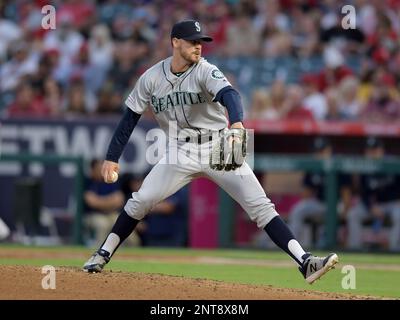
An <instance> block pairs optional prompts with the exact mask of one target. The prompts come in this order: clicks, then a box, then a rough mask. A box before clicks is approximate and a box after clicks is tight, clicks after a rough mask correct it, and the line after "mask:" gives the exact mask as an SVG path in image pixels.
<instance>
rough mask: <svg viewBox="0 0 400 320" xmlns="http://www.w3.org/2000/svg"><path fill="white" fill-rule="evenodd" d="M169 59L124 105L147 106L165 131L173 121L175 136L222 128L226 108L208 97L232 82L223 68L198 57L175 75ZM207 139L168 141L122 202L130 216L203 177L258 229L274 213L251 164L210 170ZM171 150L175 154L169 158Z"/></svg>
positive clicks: (144, 79)
mask: <svg viewBox="0 0 400 320" xmlns="http://www.w3.org/2000/svg"><path fill="white" fill-rule="evenodd" d="M171 60H172V58H171V57H170V58H167V59H165V60H163V61H161V62H159V63H157V64H156V65H154V66H153V67H152V68H150V69H149V70H147V71H146V72H145V73H144V74H143V75H142V76H141V77H140V78H139V80H138V82H137V83H136V86H135V88H134V89H133V91H132V92H131V93H130V94H129V96H128V98H127V99H126V102H125V103H126V105H127V106H128V107H129V108H130V109H132V110H133V111H134V112H136V113H139V114H142V113H143V112H144V111H145V110H146V108H147V107H151V108H152V111H153V113H154V115H155V117H156V119H157V121H158V123H159V124H160V127H161V128H162V129H163V130H164V132H165V133H166V134H167V135H168V134H169V133H170V132H171V130H170V128H169V126H171V124H172V123H174V124H175V123H176V124H177V127H178V128H177V129H178V130H177V133H176V134H178V136H179V137H182V136H185V135H186V134H187V135H188V136H193V135H198V134H199V133H201V134H203V133H207V132H208V133H209V132H210V131H218V130H220V129H224V128H226V127H227V124H228V120H227V117H226V114H225V107H223V106H222V105H221V104H219V103H218V102H214V101H213V100H214V98H215V96H216V95H217V93H218V91H220V90H221V89H222V88H224V87H226V86H230V85H231V84H230V83H229V81H228V80H227V79H226V78H225V76H224V75H223V74H222V72H221V71H220V70H219V69H218V68H217V67H216V66H214V65H212V64H210V63H208V62H207V61H206V60H205V59H204V58H202V59H201V60H200V61H199V62H198V63H197V64H193V65H192V66H191V67H190V68H189V69H188V70H187V71H186V72H184V73H183V74H182V75H181V76H180V77H178V76H176V75H174V74H173V73H172V72H171ZM173 132H175V131H174V130H173ZM182 132H184V134H185V135H182ZM178 136H177V137H178ZM177 137H170V139H171V138H177ZM173 141H176V139H174V140H173ZM211 144H212V142H208V143H201V144H199V143H196V142H193V141H192V142H191V143H186V144H185V143H184V142H183V141H181V140H179V141H177V143H173V144H170V146H169V148H167V151H166V153H165V155H164V156H163V157H162V159H161V160H160V161H159V162H158V163H157V164H156V165H155V166H154V167H153V168H152V170H151V171H150V173H149V174H148V175H147V176H146V178H145V179H144V181H143V184H142V186H141V188H140V190H139V191H138V192H134V193H133V194H132V198H131V199H129V200H128V201H127V203H126V205H125V208H124V209H125V211H126V212H127V213H128V214H129V215H130V216H131V217H132V218H134V219H137V220H141V219H143V218H144V216H145V215H146V214H147V213H148V212H149V211H150V210H151V208H152V207H153V206H154V205H156V204H157V203H158V202H160V201H162V200H163V199H165V198H167V197H169V196H170V195H172V194H174V193H175V192H176V191H177V190H179V189H180V188H182V187H183V186H184V185H186V184H188V183H189V182H190V181H192V180H193V179H195V178H197V177H201V176H203V177H208V178H210V179H211V180H213V181H215V182H216V183H217V184H218V185H219V186H221V187H222V188H223V189H224V190H225V191H226V192H227V193H228V194H229V195H231V197H232V198H233V199H235V200H236V201H238V202H239V203H240V205H241V206H242V207H243V208H244V210H245V211H246V212H247V213H248V214H249V216H250V218H251V219H252V220H253V221H255V222H256V223H257V225H258V226H259V227H260V228H264V227H265V226H266V224H267V223H268V222H269V221H271V219H273V218H274V217H275V216H277V215H278V213H277V212H276V211H275V207H274V205H273V204H272V203H271V201H270V199H268V198H267V196H266V194H265V192H264V190H263V188H262V186H261V185H260V183H259V182H258V180H257V178H256V177H255V175H254V173H253V171H252V170H251V168H250V166H249V165H248V164H247V163H246V162H245V163H244V164H243V165H242V166H241V167H240V168H238V169H236V170H235V171H226V172H225V171H216V170H212V169H211V168H210V166H209V161H208V159H209V155H210V145H211ZM187 146H188V148H189V149H190V150H188V149H187ZM187 151H190V152H187ZM173 154H176V155H178V156H177V157H171V155H173ZM171 159H174V160H176V161H171Z"/></svg>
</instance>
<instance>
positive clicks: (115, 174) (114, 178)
mask: <svg viewBox="0 0 400 320" xmlns="http://www.w3.org/2000/svg"><path fill="white" fill-rule="evenodd" d="M117 180H118V173H117V172H115V171H113V173H112V175H111V183H114V182H115V181H117Z"/></svg>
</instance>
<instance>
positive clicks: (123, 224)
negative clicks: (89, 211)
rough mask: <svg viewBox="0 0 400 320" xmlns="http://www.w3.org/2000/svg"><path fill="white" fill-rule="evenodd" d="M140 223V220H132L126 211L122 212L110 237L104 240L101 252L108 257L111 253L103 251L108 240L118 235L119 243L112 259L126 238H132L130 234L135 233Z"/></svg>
mask: <svg viewBox="0 0 400 320" xmlns="http://www.w3.org/2000/svg"><path fill="white" fill-rule="evenodd" d="M139 222H140V220H136V219H134V218H132V217H131V216H129V215H128V214H127V213H126V211H125V210H122V211H121V213H120V215H119V216H118V218H117V221H115V224H114V226H113V227H112V229H111V231H110V234H109V235H108V237H107V238H106V239H105V240H104V242H103V244H102V245H101V246H100V249H99V252H103V255H104V252H105V253H106V255H108V254H109V253H110V252H108V251H105V250H103V249H102V248H103V246H104V244H105V243H106V241H107V239H108V238H109V237H110V236H111V234H113V233H114V234H116V235H117V236H118V237H119V243H118V244H117V245H116V247H115V249H114V250H112V252H111V254H110V258H111V257H112V255H113V254H114V253H115V251H117V249H118V248H119V246H120V245H121V243H122V242H124V240H125V239H126V238H128V237H129V236H130V234H131V233H132V232H133V230H135V228H136V226H137V224H138V223H139Z"/></svg>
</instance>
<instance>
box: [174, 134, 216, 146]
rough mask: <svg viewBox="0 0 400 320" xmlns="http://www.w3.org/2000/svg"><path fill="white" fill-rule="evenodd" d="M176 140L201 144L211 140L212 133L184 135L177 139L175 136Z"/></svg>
mask: <svg viewBox="0 0 400 320" xmlns="http://www.w3.org/2000/svg"><path fill="white" fill-rule="evenodd" d="M176 140H179V141H184V142H195V143H197V144H203V143H206V142H210V141H211V140H212V135H201V134H199V135H197V136H191V137H186V138H184V139H178V138H176Z"/></svg>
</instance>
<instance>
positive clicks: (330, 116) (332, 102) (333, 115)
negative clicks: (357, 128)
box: [324, 88, 355, 121]
mask: <svg viewBox="0 0 400 320" xmlns="http://www.w3.org/2000/svg"><path fill="white" fill-rule="evenodd" d="M325 97H326V106H327V112H326V114H325V119H324V120H327V121H347V120H351V119H355V117H351V116H350V114H349V113H346V112H345V111H344V110H343V109H342V108H341V107H340V105H339V101H340V94H339V91H338V90H337V89H336V88H329V89H327V90H326V91H325Z"/></svg>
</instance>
